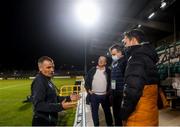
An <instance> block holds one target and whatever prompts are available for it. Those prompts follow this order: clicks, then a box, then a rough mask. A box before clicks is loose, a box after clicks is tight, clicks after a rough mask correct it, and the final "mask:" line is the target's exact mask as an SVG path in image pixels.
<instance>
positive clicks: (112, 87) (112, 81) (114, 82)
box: [111, 80, 116, 90]
mask: <svg viewBox="0 0 180 127" xmlns="http://www.w3.org/2000/svg"><path fill="white" fill-rule="evenodd" d="M111 89H112V90H115V89H116V80H111Z"/></svg>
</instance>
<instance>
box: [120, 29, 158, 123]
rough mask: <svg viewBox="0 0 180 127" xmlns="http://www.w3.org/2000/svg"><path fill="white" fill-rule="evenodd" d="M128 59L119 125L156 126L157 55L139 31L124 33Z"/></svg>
mask: <svg viewBox="0 0 180 127" xmlns="http://www.w3.org/2000/svg"><path fill="white" fill-rule="evenodd" d="M123 41H124V44H125V47H126V48H127V55H128V62H127V67H126V71H125V87H124V91H123V101H122V105H121V113H122V119H123V125H126V126H158V107H157V97H158V86H157V83H158V81H159V79H158V77H159V76H158V73H157V69H156V63H157V62H158V56H157V53H156V52H155V50H154V48H153V46H152V45H151V44H150V43H149V42H144V41H145V35H144V33H143V32H142V31H140V30H137V29H134V30H131V31H129V32H125V33H124V39H123Z"/></svg>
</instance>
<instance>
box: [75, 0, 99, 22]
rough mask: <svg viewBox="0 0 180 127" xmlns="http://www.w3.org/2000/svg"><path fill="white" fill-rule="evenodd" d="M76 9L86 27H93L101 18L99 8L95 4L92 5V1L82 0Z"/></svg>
mask: <svg viewBox="0 0 180 127" xmlns="http://www.w3.org/2000/svg"><path fill="white" fill-rule="evenodd" d="M75 9H76V14H77V16H78V18H79V20H80V21H81V22H82V23H83V24H84V25H88V26H91V25H93V24H94V23H96V22H97V20H98V18H99V14H100V11H99V8H97V6H96V5H95V3H92V2H90V1H86V0H84V1H82V0H81V1H80V3H78V5H77V6H76V8H75Z"/></svg>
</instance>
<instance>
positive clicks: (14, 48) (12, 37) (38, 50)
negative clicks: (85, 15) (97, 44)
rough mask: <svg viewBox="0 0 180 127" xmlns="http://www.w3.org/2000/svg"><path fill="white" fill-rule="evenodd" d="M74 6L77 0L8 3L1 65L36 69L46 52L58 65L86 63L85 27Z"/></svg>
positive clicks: (1, 67)
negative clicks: (71, 0) (79, 20)
mask: <svg viewBox="0 0 180 127" xmlns="http://www.w3.org/2000/svg"><path fill="white" fill-rule="evenodd" d="M72 6H73V2H68V1H66V2H65V1H64V0H59V1H58V0H50V1H49V0H11V1H8V2H7V3H5V4H4V8H3V11H2V12H3V16H4V17H3V21H4V22H3V23H2V28H3V31H2V33H3V34H1V46H0V58H1V59H0V69H1V70H5V69H20V70H32V69H35V68H36V66H37V65H36V63H37V59H38V58H39V57H40V56H43V55H47V56H50V57H52V58H53V59H54V61H55V64H56V67H57V68H59V66H61V65H64V64H66V65H76V66H83V64H84V62H83V61H84V51H83V50H84V48H83V47H84V43H83V34H82V33H83V32H82V31H83V29H82V27H80V25H78V23H77V21H76V20H75V16H74V15H73V10H72ZM4 19H5V20H4ZM1 30H2V29H1Z"/></svg>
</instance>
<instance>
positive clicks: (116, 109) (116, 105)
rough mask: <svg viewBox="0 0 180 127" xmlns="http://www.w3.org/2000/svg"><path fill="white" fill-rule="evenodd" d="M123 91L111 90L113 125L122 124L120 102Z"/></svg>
mask: <svg viewBox="0 0 180 127" xmlns="http://www.w3.org/2000/svg"><path fill="white" fill-rule="evenodd" d="M122 97H123V92H122V91H113V92H112V102H113V103H112V107H113V116H114V120H115V126H122V119H121V102H122Z"/></svg>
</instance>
